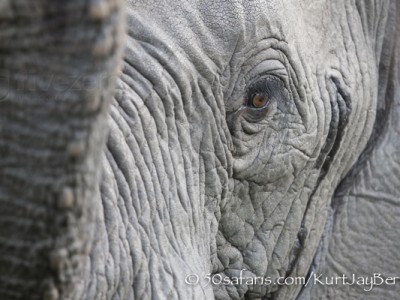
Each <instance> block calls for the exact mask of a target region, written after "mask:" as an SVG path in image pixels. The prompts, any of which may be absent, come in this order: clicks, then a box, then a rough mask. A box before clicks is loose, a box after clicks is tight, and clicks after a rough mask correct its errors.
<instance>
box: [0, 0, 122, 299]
mask: <svg viewBox="0 0 400 300" xmlns="http://www.w3.org/2000/svg"><path fill="white" fill-rule="evenodd" d="M119 2H120V1H111V0H110V1H108V0H98V1H81V0H76V1H75V0H74V1H46V0H41V1H35V2H32V1H17V2H11V1H5V2H3V3H2V4H1V9H0V23H1V29H0V36H1V40H2V43H1V45H0V71H1V76H2V82H1V83H0V96H1V99H0V298H1V299H28V298H29V299H58V298H62V299H64V298H65V299H66V298H68V299H74V295H75V293H76V292H77V289H78V288H79V286H78V284H79V280H80V278H79V276H80V275H81V274H82V270H83V268H84V266H85V257H87V253H88V252H89V251H90V248H91V244H92V239H93V229H94V227H93V221H94V216H93V213H92V212H91V207H92V206H93V203H94V200H95V198H94V197H93V194H94V191H95V186H97V185H98V184H99V183H98V182H99V173H100V172H99V171H100V166H99V165H98V164H97V161H98V160H99V158H100V153H101V151H100V150H101V149H103V147H102V145H103V144H104V143H105V137H106V132H107V131H106V130H105V128H106V127H105V118H104V116H105V114H106V113H107V111H108V109H109V101H108V100H107V99H110V98H111V95H110V91H111V90H112V86H113V79H112V77H113V75H114V74H115V73H116V70H117V68H116V66H117V65H118V59H119V57H120V49H121V36H122V28H123V26H121V24H120V23H121V22H122V20H123V17H122V16H123V13H122V10H121V7H120V6H121V4H120V3H119ZM110 78H111V79H110Z"/></svg>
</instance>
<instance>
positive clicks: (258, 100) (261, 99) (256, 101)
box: [249, 93, 269, 108]
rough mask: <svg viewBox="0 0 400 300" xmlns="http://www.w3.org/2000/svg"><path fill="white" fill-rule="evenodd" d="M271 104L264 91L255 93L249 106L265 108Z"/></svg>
mask: <svg viewBox="0 0 400 300" xmlns="http://www.w3.org/2000/svg"><path fill="white" fill-rule="evenodd" d="M268 104H269V98H268V96H267V95H265V94H263V93H255V94H253V95H252V96H251V99H250V103H249V106H250V107H252V108H264V107H266V106H267V105H268Z"/></svg>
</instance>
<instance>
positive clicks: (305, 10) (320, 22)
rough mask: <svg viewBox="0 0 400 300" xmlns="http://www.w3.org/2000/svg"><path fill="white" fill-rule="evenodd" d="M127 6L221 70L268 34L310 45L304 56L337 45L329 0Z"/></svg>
mask: <svg viewBox="0 0 400 300" xmlns="http://www.w3.org/2000/svg"><path fill="white" fill-rule="evenodd" d="M128 4H129V5H128V7H129V8H131V12H130V15H134V16H135V17H137V18H143V19H144V20H145V23H146V27H147V28H148V27H151V26H154V27H157V30H158V32H159V33H161V31H163V33H164V34H165V38H166V39H168V38H169V39H170V40H169V42H170V43H174V44H175V46H178V47H179V48H181V49H185V53H186V54H189V55H190V54H192V56H194V59H195V56H198V55H199V54H198V53H199V52H198V51H197V50H198V49H201V55H203V56H202V57H201V59H204V56H207V57H209V58H211V59H212V60H213V61H214V62H215V63H216V65H217V66H219V67H221V68H223V67H224V66H225V65H226V64H227V63H229V60H230V58H231V56H232V54H233V53H234V52H235V49H236V48H237V47H242V46H244V45H246V43H251V42H254V43H255V44H254V46H255V47H257V45H256V42H257V40H261V39H264V38H266V37H271V36H273V37H276V38H278V39H279V40H286V41H288V42H289V43H297V46H298V47H304V49H306V51H305V53H304V54H303V55H305V56H307V55H316V54H317V53H321V49H326V48H327V47H328V48H330V47H331V45H335V43H334V40H335V39H336V36H335V32H336V30H335V29H336V28H335V24H334V22H332V19H334V18H333V17H335V13H334V9H333V8H332V7H330V6H331V4H329V2H328V1H317V2H316V1H293V0H291V1H284V0H273V1H266V0H258V1H257V0H255V1H236V0H230V1H223V0H219V1H168V2H167V1H135V0H129V2H128ZM336 14H338V13H336ZM294 24H295V26H293V25H294ZM160 36H161V34H160ZM327 50H328V51H329V49H327Z"/></svg>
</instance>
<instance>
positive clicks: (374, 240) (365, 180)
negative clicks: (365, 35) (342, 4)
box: [299, 1, 400, 299]
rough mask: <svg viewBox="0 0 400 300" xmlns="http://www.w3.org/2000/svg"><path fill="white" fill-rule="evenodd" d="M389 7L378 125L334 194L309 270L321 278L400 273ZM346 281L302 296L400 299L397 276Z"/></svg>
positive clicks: (380, 61)
mask: <svg viewBox="0 0 400 300" xmlns="http://www.w3.org/2000/svg"><path fill="white" fill-rule="evenodd" d="M363 2H364V1H363ZM369 2H370V1H366V3H369ZM359 10H360V16H361V19H364V20H366V21H365V24H363V27H364V29H365V28H366V27H368V28H373V27H371V26H372V25H371V24H368V22H370V20H373V19H374V18H372V17H371V16H369V14H368V12H369V13H371V12H372V11H373V9H372V8H371V7H369V8H368V5H366V6H365V7H364V9H363V10H361V9H360V8H359ZM387 11H388V17H387V19H386V26H385V27H384V30H382V31H381V34H378V35H377V36H376V37H375V38H376V45H377V47H376V48H375V51H376V52H377V65H378V66H379V70H378V72H379V78H378V80H379V81H378V102H377V108H376V121H375V124H374V129H373V132H372V134H371V137H370V140H369V142H368V144H367V146H366V148H365V150H364V151H363V153H362V154H361V156H360V158H359V159H358V161H357V163H356V165H355V166H354V167H353V168H352V170H351V171H350V172H349V173H348V175H347V176H346V177H345V178H344V179H343V181H342V182H341V184H340V185H339V187H338V188H337V190H336V192H335V195H334V197H333V199H332V202H331V206H330V215H329V217H328V221H327V223H326V227H325V231H324V237H323V239H322V240H321V244H320V247H319V250H318V252H317V255H316V257H315V259H314V263H313V265H312V267H311V269H310V272H309V276H313V277H314V276H319V275H321V274H322V276H321V277H320V279H321V278H322V279H324V278H328V279H329V280H330V278H331V277H340V276H342V275H345V276H347V277H349V281H348V282H350V283H351V281H352V276H353V274H354V276H355V278H356V280H357V278H359V277H363V278H367V277H368V278H371V277H375V279H376V281H375V282H376V283H377V284H379V283H381V282H382V280H381V279H380V278H382V279H383V280H385V279H387V278H388V277H393V276H398V275H399V273H398V270H399V267H400V252H399V251H398V249H399V248H400V231H399V230H398V228H399V225H400V4H399V3H396V1H392V3H391V5H390V6H389V7H388V9H387ZM375 12H376V11H375ZM363 15H364V18H363ZM374 35H376V33H374ZM379 45H381V47H379ZM314 278H315V277H314ZM389 279H390V278H389ZM322 281H323V280H322ZM364 281H365V280H364ZM341 282H342V281H339V284H338V285H330V286H328V285H322V284H317V285H315V286H312V287H309V288H305V289H303V291H302V293H301V294H300V296H299V299H310V298H311V299H327V298H329V299H332V298H334V299H347V298H349V295H351V297H350V298H351V299H364V298H365V297H367V298H368V299H396V298H397V297H398V296H397V295H398V294H399V292H400V285H399V284H398V283H397V285H395V286H393V283H394V282H393V280H387V281H385V282H383V284H382V285H380V286H379V287H378V286H375V287H373V288H372V289H371V285H370V284H368V285H366V286H362V285H360V284H361V281H360V284H354V285H349V284H348V285H343V284H340V283H341ZM370 289H371V290H370Z"/></svg>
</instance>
